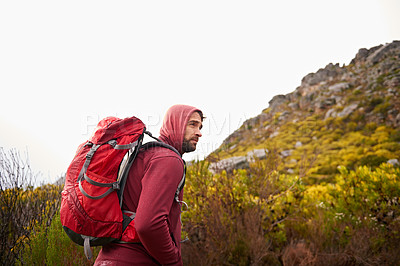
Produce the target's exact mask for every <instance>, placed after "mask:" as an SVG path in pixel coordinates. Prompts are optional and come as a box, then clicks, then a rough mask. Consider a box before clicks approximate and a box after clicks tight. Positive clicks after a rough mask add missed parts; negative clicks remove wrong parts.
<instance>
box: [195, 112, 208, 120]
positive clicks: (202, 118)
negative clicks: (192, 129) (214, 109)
mask: <svg viewBox="0 0 400 266" xmlns="http://www.w3.org/2000/svg"><path fill="white" fill-rule="evenodd" d="M195 112H196V113H198V114H199V115H200V118H201V122H203V120H204V119H206V117H205V116H204V115H203V112H202V111H200V110H196V111H195Z"/></svg>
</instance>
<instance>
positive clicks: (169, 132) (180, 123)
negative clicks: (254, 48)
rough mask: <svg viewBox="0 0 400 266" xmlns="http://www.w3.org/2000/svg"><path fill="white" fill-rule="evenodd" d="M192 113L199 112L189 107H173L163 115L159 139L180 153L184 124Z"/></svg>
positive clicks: (179, 105)
mask: <svg viewBox="0 0 400 266" xmlns="http://www.w3.org/2000/svg"><path fill="white" fill-rule="evenodd" d="M193 112H200V113H202V112H201V111H200V110H199V109H197V108H195V107H193V106H189V105H181V104H178V105H174V106H172V107H170V108H169V109H168V111H167V113H166V114H165V117H164V121H163V125H162V127H161V129H160V139H161V140H162V141H163V142H165V143H167V144H169V145H171V146H172V147H174V148H175V149H177V150H178V151H179V153H180V154H183V152H182V142H183V137H184V135H185V129H186V124H187V122H188V121H189V118H190V116H191V115H192V114H193Z"/></svg>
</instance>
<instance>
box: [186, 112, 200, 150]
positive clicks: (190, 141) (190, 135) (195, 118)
mask: <svg viewBox="0 0 400 266" xmlns="http://www.w3.org/2000/svg"><path fill="white" fill-rule="evenodd" d="M202 127H203V123H202V121H201V116H200V114H199V113H198V112H194V113H193V114H192V115H191V116H190V118H189V121H188V123H187V125H186V129H185V136H184V137H183V143H182V151H183V152H192V151H195V150H196V145H197V142H198V141H199V138H200V137H201V136H202V135H201V132H200V130H201V129H202Z"/></svg>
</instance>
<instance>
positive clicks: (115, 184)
mask: <svg viewBox="0 0 400 266" xmlns="http://www.w3.org/2000/svg"><path fill="white" fill-rule="evenodd" d="M112 188H113V190H119V188H120V187H119V183H118V182H115V183H113V184H112Z"/></svg>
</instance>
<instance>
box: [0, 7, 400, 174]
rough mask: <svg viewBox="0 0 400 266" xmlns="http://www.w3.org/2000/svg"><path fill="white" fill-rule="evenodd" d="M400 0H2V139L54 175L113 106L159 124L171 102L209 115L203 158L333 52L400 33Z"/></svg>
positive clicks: (343, 57)
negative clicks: (189, 106) (187, 105)
mask: <svg viewBox="0 0 400 266" xmlns="http://www.w3.org/2000/svg"><path fill="white" fill-rule="evenodd" d="M398 14H400V1H397V0H380V1H378V0H354V1H353V0H336V1H322V0H315V1H308V0H306V1H299V0H297V1H295V0H294V1H218V0H213V1H188V0H185V1H132V0H129V1H99V0H96V1H84V0H79V1H73V0H69V1H54V0H51V1H41V0H35V1H17V0H15V1H1V2H0V89H1V104H0V125H1V129H0V147H5V148H6V149H9V148H17V149H18V150H20V151H21V153H25V152H26V151H27V152H28V154H29V158H30V163H31V166H32V168H33V169H34V171H40V172H41V173H42V175H43V179H44V180H45V181H48V182H52V181H54V180H55V179H56V178H57V177H59V176H60V175H61V174H63V173H65V172H66V169H67V167H68V164H69V163H70V161H71V159H72V157H73V155H74V152H75V150H76V148H77V146H78V145H79V144H80V143H81V142H84V141H85V140H86V139H87V138H88V136H89V135H90V134H91V131H92V130H93V128H94V126H95V125H96V124H97V122H98V120H99V119H101V118H103V117H106V116H110V115H113V116H119V117H122V118H123V117H127V116H133V115H135V116H137V117H139V118H141V119H142V120H143V122H145V123H146V124H147V126H148V128H149V130H150V131H152V132H153V133H154V134H155V135H158V131H159V128H160V126H161V122H162V119H163V116H164V113H165V111H166V110H167V109H168V107H170V106H171V105H173V104H189V105H193V106H196V107H198V108H200V109H202V110H203V112H204V114H205V115H206V116H207V117H208V118H207V120H206V122H205V126H204V129H203V138H202V140H201V141H200V143H199V144H198V151H196V152H194V153H192V154H187V155H184V158H185V159H187V160H191V159H194V158H199V159H203V158H204V157H205V156H206V155H208V154H209V153H210V152H212V151H213V150H214V149H216V148H218V146H219V145H220V144H221V143H222V141H223V140H224V139H225V138H226V137H227V136H228V135H229V134H230V133H232V132H233V131H234V130H235V129H237V128H238V127H239V126H240V125H241V124H242V123H243V122H244V121H245V120H246V119H248V118H251V117H254V116H256V115H258V114H259V113H260V112H261V111H262V110H263V109H265V108H267V107H268V102H269V101H270V100H271V99H272V97H273V96H275V95H277V94H286V93H289V92H292V91H294V90H295V89H296V87H298V86H299V85H300V83H301V79H302V78H303V77H304V76H305V75H307V74H308V73H311V72H316V71H317V70H318V69H319V68H323V67H325V66H326V65H327V64H329V63H339V64H341V65H343V64H346V65H347V64H349V63H350V61H351V59H352V58H354V56H355V54H356V53H357V52H358V49H360V48H371V47H373V46H377V45H379V44H385V43H389V42H392V41H393V40H400V18H399V17H400V16H399V15H398Z"/></svg>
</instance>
